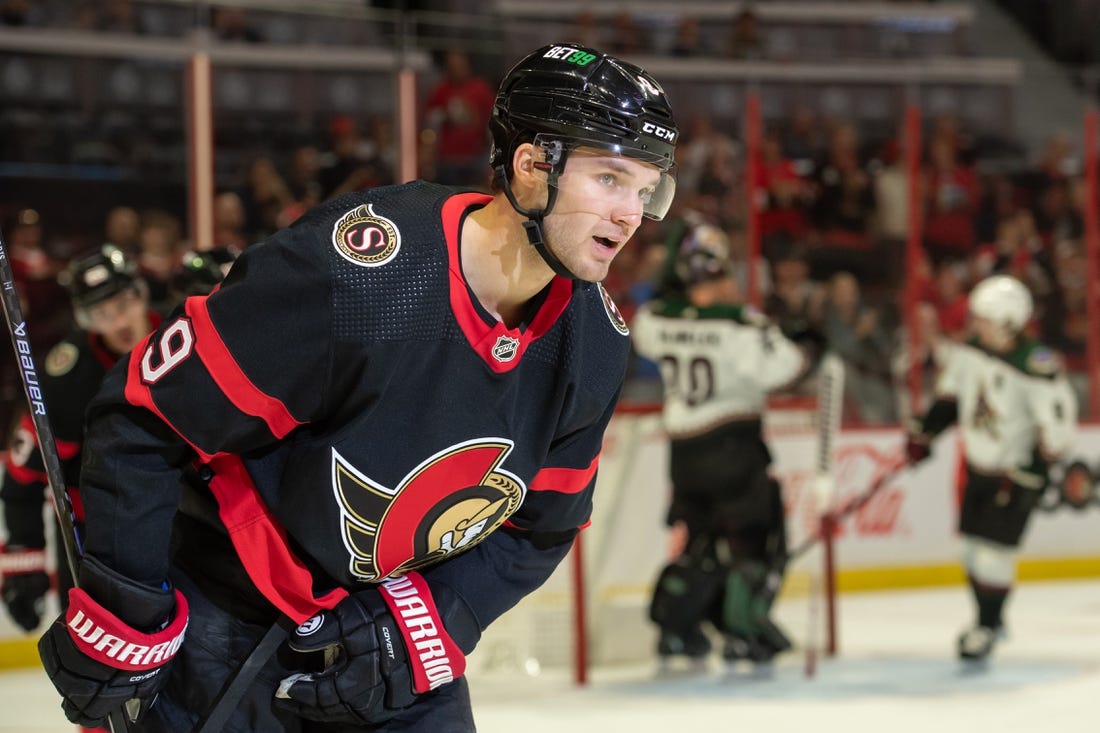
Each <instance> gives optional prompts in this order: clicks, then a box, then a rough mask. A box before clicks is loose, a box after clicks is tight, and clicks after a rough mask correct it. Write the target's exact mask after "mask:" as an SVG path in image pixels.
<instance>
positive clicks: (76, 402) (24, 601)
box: [0, 245, 160, 631]
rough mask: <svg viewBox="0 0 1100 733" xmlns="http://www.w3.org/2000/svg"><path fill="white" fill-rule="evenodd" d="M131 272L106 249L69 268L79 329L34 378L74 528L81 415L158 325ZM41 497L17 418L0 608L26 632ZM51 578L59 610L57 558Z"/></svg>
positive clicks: (37, 462)
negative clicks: (47, 416)
mask: <svg viewBox="0 0 1100 733" xmlns="http://www.w3.org/2000/svg"><path fill="white" fill-rule="evenodd" d="M135 272H136V271H135V269H134V264H133V263H132V262H131V261H130V260H129V259H127V258H126V257H125V255H124V254H123V253H122V252H121V251H120V250H119V249H117V248H116V247H114V246H112V245H105V246H103V247H102V248H101V249H100V250H99V251H97V252H95V253H94V254H92V255H90V256H88V257H86V258H83V259H79V260H77V261H76V262H74V263H73V265H72V266H71V267H70V268H69V270H68V272H67V273H65V274H66V275H67V283H66V284H67V285H68V289H69V292H70V294H71V297H72V302H73V307H74V310H75V311H76V315H77V318H76V320H77V323H78V324H79V325H80V328H78V329H77V330H75V331H73V332H72V333H71V334H69V335H68V336H67V337H66V338H65V339H64V340H63V341H61V342H60V343H58V344H57V345H56V346H54V347H53V349H51V350H50V352H49V354H48V355H47V356H46V358H45V361H44V362H43V364H42V366H43V369H42V370H41V372H40V375H41V387H42V391H43V393H44V394H45V396H46V400H47V404H48V405H49V414H50V426H51V427H52V428H53V432H54V437H55V439H56V442H57V448H58V453H59V456H60V458H61V468H62V471H63V472H64V474H65V478H66V483H67V484H68V486H69V487H70V496H71V497H72V498H73V506H74V509H75V510H76V514H77V519H78V520H79V519H81V518H82V515H81V503H80V496H79V494H78V493H77V492H76V486H77V476H78V474H79V469H80V451H81V445H82V443H83V433H84V410H85V408H86V407H87V406H88V403H89V402H91V401H92V398H93V397H94V396H95V393H96V392H97V391H98V390H99V385H100V383H101V382H102V381H103V375H104V374H106V372H107V370H108V369H109V368H110V367H111V366H112V365H113V364H114V363H115V362H116V361H118V358H119V356H120V355H122V354H124V353H126V352H127V351H129V350H130V349H131V348H133V347H134V346H135V345H136V344H137V342H138V341H139V340H141V339H142V338H143V337H144V336H145V335H147V334H148V333H149V332H150V331H151V330H152V329H153V328H154V327H155V326H156V325H157V324H159V323H160V318H159V317H157V316H156V314H154V313H153V312H152V311H150V310H149V305H148V298H147V297H146V295H145V290H144V287H143V284H142V282H141V281H140V279H138V278H137V277H136V275H135ZM45 491H46V469H45V467H44V466H43V464H42V456H41V455H40V454H39V452H38V445H37V443H36V441H35V430H34V423H33V422H32V421H31V418H30V416H29V415H27V414H24V415H23V417H22V418H21V420H20V422H19V425H18V427H17V428H16V430H15V433H14V434H13V435H12V440H11V445H10V446H9V449H8V451H7V452H6V453H5V455H4V479H3V483H2V484H0V497H2V498H3V511H4V520H5V525H6V526H7V528H8V540H7V544H6V545H5V547H4V552H3V554H2V555H0V567H2V568H3V571H4V573H3V578H4V582H3V597H4V605H5V606H6V607H7V609H8V613H9V614H10V615H11V617H12V619H14V620H15V622H16V623H17V624H19V625H20V626H21V627H23V628H24V629H26V630H27V631H33V630H34V629H36V628H38V623H39V621H40V620H41V617H42V606H43V599H44V597H45V593H46V591H47V590H48V589H49V578H48V577H47V576H46V554H45V547H46V532H45V526H44V522H43V514H42V510H43V501H44V500H45ZM58 548H59V550H60V543H58ZM57 570H58V584H59V586H60V588H59V589H60V592H61V597H62V601H63V602H64V601H65V600H66V594H67V593H68V590H69V588H71V587H72V578H71V577H70V576H69V571H68V562H67V561H66V560H65V559H64V558H63V557H59V558H58V559H57Z"/></svg>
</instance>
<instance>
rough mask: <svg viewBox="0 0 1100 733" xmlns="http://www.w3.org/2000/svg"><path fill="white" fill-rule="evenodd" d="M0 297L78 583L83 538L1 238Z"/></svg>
mask: <svg viewBox="0 0 1100 733" xmlns="http://www.w3.org/2000/svg"><path fill="white" fill-rule="evenodd" d="M0 296H2V298H3V304H4V316H5V318H6V320H7V323H8V334H9V335H10V336H11V345H12V349H13V350H14V353H15V362H16V364H17V365H18V366H19V378H20V379H21V380H22V382H23V392H24V394H25V395H26V397H27V406H28V407H29V408H30V414H31V420H33V421H34V431H35V432H36V433H37V434H38V450H39V451H40V452H41V453H42V463H43V464H45V466H46V478H47V483H48V484H49V487H50V496H51V497H53V507H54V511H55V512H56V513H57V519H58V521H59V522H61V541H62V542H63V543H64V546H65V557H66V559H67V560H68V562H69V571H70V572H71V573H72V576H73V580H74V582H75V580H76V564H77V560H78V559H79V558H80V556H81V554H82V551H81V547H80V537H79V535H78V534H77V531H76V515H75V514H74V512H73V505H72V501H70V499H69V494H68V492H67V491H66V490H65V475H64V473H62V471H61V459H60V458H59V457H58V455H57V445H56V443H55V442H54V437H53V429H52V428H50V421H49V419H48V418H47V417H46V402H45V400H44V399H43V396H42V389H41V387H40V386H39V381H38V369H37V368H35V365H34V356H33V355H32V354H31V344H30V340H29V339H28V334H27V322H26V319H25V318H24V317H23V306H22V304H21V303H20V302H19V293H18V291H17V290H16V289H15V273H14V272H13V271H12V267H11V260H9V259H8V252H7V248H6V247H5V246H4V241H3V239H2V238H0Z"/></svg>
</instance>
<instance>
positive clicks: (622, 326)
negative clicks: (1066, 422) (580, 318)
mask: <svg viewBox="0 0 1100 733" xmlns="http://www.w3.org/2000/svg"><path fill="white" fill-rule="evenodd" d="M596 287H598V288H599V289H600V297H601V298H602V299H603V309H604V310H605V311H606V312H607V318H608V320H610V321H611V325H612V326H614V327H615V330H616V331H618V332H619V333H621V334H622V335H623V336H629V335H630V329H629V328H628V327H627V325H626V319H625V318H623V314H622V313H620V312H619V307H618V306H617V305H615V301H613V300H612V299H611V295H610V294H609V293H608V292H607V290H606V289H604V286H603V283H596Z"/></svg>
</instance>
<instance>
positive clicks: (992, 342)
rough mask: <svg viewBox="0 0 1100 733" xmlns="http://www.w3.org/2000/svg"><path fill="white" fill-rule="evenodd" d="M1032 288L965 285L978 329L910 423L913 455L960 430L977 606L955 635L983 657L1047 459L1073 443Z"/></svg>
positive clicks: (1073, 412) (1070, 397) (989, 281)
mask: <svg viewBox="0 0 1100 733" xmlns="http://www.w3.org/2000/svg"><path fill="white" fill-rule="evenodd" d="M1031 312H1032V300H1031V294H1030V293H1029V292H1028V290H1027V288H1026V287H1025V286H1024V285H1023V283H1021V282H1020V281H1019V280H1016V279H1015V278H1012V277H1009V276H1007V275H993V276H992V277H989V278H986V279H985V280H983V281H981V282H980V283H978V285H977V286H975V287H974V289H973V291H972V292H971V294H970V315H971V319H972V325H973V330H974V332H975V336H974V337H972V338H971V339H970V340H969V341H967V342H965V343H962V344H958V345H954V346H951V347H950V351H949V352H947V354H946V355H945V363H944V365H943V369H942V372H941V374H940V376H939V378H938V381H937V385H936V400H935V402H934V403H933V404H932V406H931V407H930V408H929V410H928V412H927V413H926V414H925V415H924V417H923V418H922V419H920V420H918V421H916V422H915V423H914V425H913V426H912V428H911V429H910V432H909V438H908V443H907V452H908V456H909V461H910V463H918V462H920V461H922V460H924V459H925V458H927V457H928V455H929V453H930V450H931V443H932V439H933V438H934V437H935V436H936V435H938V434H939V433H940V432H941V431H943V430H944V429H946V428H947V427H949V426H950V425H952V424H957V425H958V427H959V430H960V431H961V434H962V441H963V447H964V451H965V457H966V485H965V488H964V492H963V497H962V507H961V510H960V516H959V531H960V533H961V534H962V548H963V553H962V562H963V567H964V569H965V570H966V574H967V578H968V579H969V581H970V589H971V591H972V593H973V596H974V602H975V605H976V607H977V622H976V624H975V625H974V626H973V627H972V628H970V629H968V630H966V631H965V632H963V634H962V635H961V636H960V637H959V640H958V654H959V657H960V658H961V659H963V660H984V659H986V658H987V657H988V656H989V654H990V652H991V651H992V650H993V646H994V644H995V642H996V641H997V639H998V637H999V636H1001V634H1002V632H1003V628H1004V618H1003V614H1004V606H1005V601H1006V600H1007V599H1008V595H1009V593H1010V591H1011V590H1012V585H1013V582H1014V580H1015V559H1016V553H1017V549H1018V548H1019V546H1020V541H1021V539H1022V537H1023V535H1024V530H1025V529H1026V527H1027V523H1028V519H1029V518H1030V517H1031V513H1032V510H1033V509H1034V508H1035V505H1036V503H1037V502H1038V500H1039V497H1040V495H1041V494H1042V492H1043V489H1044V488H1045V487H1046V485H1047V466H1048V464H1049V463H1050V462H1051V461H1055V460H1057V459H1059V458H1061V457H1062V456H1064V455H1065V453H1066V452H1067V450H1068V449H1069V448H1071V447H1072V441H1073V435H1074V431H1075V429H1076V425H1077V402H1076V398H1075V397H1074V394H1073V392H1072V389H1071V387H1070V385H1069V382H1068V381H1067V379H1066V376H1065V374H1064V373H1063V371H1062V366H1061V363H1060V361H1059V360H1058V358H1057V357H1056V356H1055V355H1054V353H1053V352H1051V350H1050V349H1048V348H1047V347H1046V346H1044V345H1042V344H1040V343H1038V342H1036V341H1034V340H1032V339H1031V338H1028V337H1027V336H1026V335H1025V334H1024V333H1023V329H1024V327H1025V325H1026V324H1027V322H1028V320H1029V319H1030V318H1031Z"/></svg>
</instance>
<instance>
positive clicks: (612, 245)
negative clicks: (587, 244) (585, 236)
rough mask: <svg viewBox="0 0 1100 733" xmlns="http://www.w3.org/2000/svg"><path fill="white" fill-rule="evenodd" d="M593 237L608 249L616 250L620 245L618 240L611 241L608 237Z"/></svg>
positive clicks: (597, 242)
mask: <svg viewBox="0 0 1100 733" xmlns="http://www.w3.org/2000/svg"><path fill="white" fill-rule="evenodd" d="M592 238H593V239H594V240H596V244H598V245H600V246H601V247H606V248H607V249H610V250H614V249H616V248H617V247H618V246H619V245H618V244H617V243H616V242H613V241H611V240H610V239H608V238H607V237H592Z"/></svg>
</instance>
